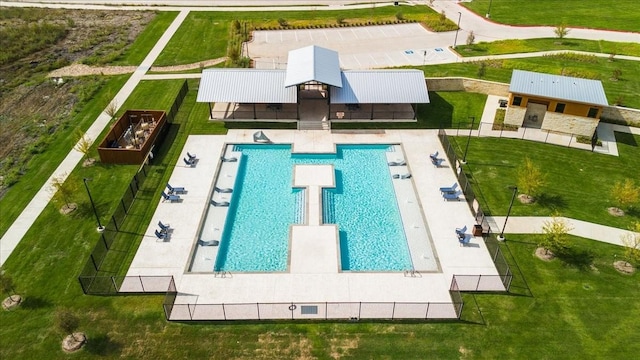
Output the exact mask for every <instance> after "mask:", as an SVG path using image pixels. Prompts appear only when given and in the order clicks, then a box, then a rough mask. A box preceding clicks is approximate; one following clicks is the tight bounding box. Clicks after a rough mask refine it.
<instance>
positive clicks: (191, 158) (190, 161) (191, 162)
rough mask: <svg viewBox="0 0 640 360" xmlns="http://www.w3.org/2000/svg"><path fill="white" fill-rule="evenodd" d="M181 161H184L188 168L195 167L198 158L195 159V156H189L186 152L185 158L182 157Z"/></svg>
mask: <svg viewBox="0 0 640 360" xmlns="http://www.w3.org/2000/svg"><path fill="white" fill-rule="evenodd" d="M182 161H184V163H185V164H186V165H187V166H188V167H195V166H196V163H197V162H198V158H197V157H196V154H190V153H189V152H188V151H187V157H183V158H182Z"/></svg>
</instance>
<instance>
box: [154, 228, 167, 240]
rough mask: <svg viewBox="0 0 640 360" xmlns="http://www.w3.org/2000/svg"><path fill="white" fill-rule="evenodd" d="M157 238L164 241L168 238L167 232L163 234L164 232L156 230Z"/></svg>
mask: <svg viewBox="0 0 640 360" xmlns="http://www.w3.org/2000/svg"><path fill="white" fill-rule="evenodd" d="M156 237H157V238H158V239H160V240H164V239H166V238H167V233H166V232H162V231H158V230H157V229H156Z"/></svg>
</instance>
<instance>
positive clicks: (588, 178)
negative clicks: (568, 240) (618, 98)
mask: <svg viewBox="0 0 640 360" xmlns="http://www.w3.org/2000/svg"><path fill="white" fill-rule="evenodd" d="M615 135H616V140H617V142H618V151H619V153H620V156H619V157H614V156H610V155H603V154H597V153H592V152H589V151H584V150H576V149H570V148H565V147H561V146H556V145H545V144H540V143H537V142H530V141H526V140H514V139H499V138H471V142H470V145H469V151H468V154H467V165H466V166H465V168H464V170H465V173H466V174H467V175H468V176H469V179H470V180H471V181H472V182H473V183H474V186H475V190H476V193H477V195H478V197H479V200H480V204H481V205H482V206H483V209H484V210H485V211H486V212H487V213H489V214H491V215H505V214H506V212H507V209H508V208H509V201H510V200H511V194H512V192H511V190H509V189H508V186H510V185H515V184H516V182H517V175H516V173H517V169H518V166H520V164H522V161H523V159H524V158H525V157H529V158H530V159H531V160H532V161H533V162H534V163H535V164H536V165H537V166H538V167H540V169H541V170H542V171H543V172H544V173H545V174H546V177H547V185H546V186H545V187H544V188H543V190H542V193H543V195H542V196H541V197H540V199H539V200H538V201H537V202H536V203H534V204H531V205H525V204H521V203H519V202H518V201H516V202H515V203H514V206H513V210H512V211H511V214H512V215H516V216H548V215H551V214H552V213H553V212H554V210H557V211H559V212H560V213H561V214H562V215H563V216H568V217H572V218H575V219H579V220H584V221H589V222H593V223H597V224H603V225H609V226H614V227H618V228H623V229H626V228H628V227H629V226H630V225H631V224H632V222H633V221H640V212H638V211H637V210H636V211H631V212H630V214H629V215H627V216H624V217H621V218H620V217H614V216H611V215H609V214H608V213H607V208H608V207H610V206H615V205H616V204H613V203H612V200H611V196H610V192H611V188H612V186H613V184H614V182H616V181H622V180H624V179H627V178H634V177H635V176H634V174H632V169H637V168H640V136H633V135H631V134H626V133H615ZM455 139H457V141H458V142H459V146H458V148H462V147H463V146H462V145H463V144H466V141H467V138H466V137H465V138H455ZM460 153H461V151H460ZM460 155H461V154H460Z"/></svg>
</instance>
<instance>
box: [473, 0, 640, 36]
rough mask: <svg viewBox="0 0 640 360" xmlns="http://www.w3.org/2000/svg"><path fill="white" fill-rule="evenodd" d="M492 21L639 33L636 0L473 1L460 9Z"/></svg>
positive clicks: (639, 16) (638, 13) (639, 14)
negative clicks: (489, 15) (488, 12)
mask: <svg viewBox="0 0 640 360" xmlns="http://www.w3.org/2000/svg"><path fill="white" fill-rule="evenodd" d="M490 4H491V20H493V21H496V22H499V23H503V24H512V25H550V26H555V25H560V24H566V25H568V26H570V27H584V28H593V29H609V30H624V31H635V32H638V31H640V27H638V24H640V12H639V11H638V3H637V2H636V1H635V0H620V1H616V2H615V3H612V2H611V1H609V0H563V1H561V2H558V1H557V0H537V1H529V0H474V1H471V2H465V3H462V5H463V6H465V7H467V8H469V9H470V10H473V11H475V12H476V13H477V14H478V15H480V16H482V17H484V16H485V14H486V13H487V11H488V10H489V5H490Z"/></svg>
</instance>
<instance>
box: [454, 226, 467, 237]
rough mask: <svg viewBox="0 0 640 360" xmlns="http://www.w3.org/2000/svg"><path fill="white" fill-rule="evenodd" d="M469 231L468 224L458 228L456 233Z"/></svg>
mask: <svg viewBox="0 0 640 360" xmlns="http://www.w3.org/2000/svg"><path fill="white" fill-rule="evenodd" d="M466 231H467V225H465V226H463V227H461V228H456V234H458V235H464V233H465V232H466Z"/></svg>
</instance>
